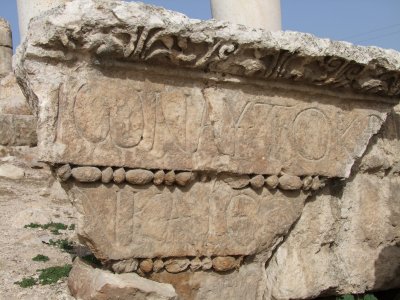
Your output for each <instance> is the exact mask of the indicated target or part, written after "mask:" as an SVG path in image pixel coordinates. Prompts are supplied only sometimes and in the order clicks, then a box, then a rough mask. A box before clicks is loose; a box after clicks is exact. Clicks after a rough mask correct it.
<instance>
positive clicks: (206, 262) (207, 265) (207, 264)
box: [201, 257, 212, 271]
mask: <svg viewBox="0 0 400 300" xmlns="http://www.w3.org/2000/svg"><path fill="white" fill-rule="evenodd" d="M201 267H202V269H203V270H205V271H207V270H210V269H211V268H212V259H211V258H210V257H205V258H203V260H202V261H201Z"/></svg>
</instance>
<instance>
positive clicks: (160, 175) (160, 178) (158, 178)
mask: <svg viewBox="0 0 400 300" xmlns="http://www.w3.org/2000/svg"><path fill="white" fill-rule="evenodd" d="M164 178H165V172H164V171H163V170H160V171H157V172H156V173H155V174H154V178H153V183H154V184H155V185H162V184H163V182H164Z"/></svg>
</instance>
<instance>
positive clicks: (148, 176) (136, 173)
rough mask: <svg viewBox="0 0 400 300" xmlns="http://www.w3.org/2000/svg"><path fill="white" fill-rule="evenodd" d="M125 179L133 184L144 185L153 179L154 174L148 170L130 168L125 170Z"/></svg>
mask: <svg viewBox="0 0 400 300" xmlns="http://www.w3.org/2000/svg"><path fill="white" fill-rule="evenodd" d="M125 177H126V181H127V182H129V183H131V184H134V185H146V184H148V183H150V182H152V181H153V178H154V174H153V172H151V171H149V170H141V169H137V170H130V171H128V172H126V175H125Z"/></svg>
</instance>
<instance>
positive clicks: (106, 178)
mask: <svg viewBox="0 0 400 300" xmlns="http://www.w3.org/2000/svg"><path fill="white" fill-rule="evenodd" d="M113 177H114V171H113V169H112V168H110V167H108V168H105V169H104V170H103V171H101V182H102V183H110V182H111V181H112V180H113Z"/></svg>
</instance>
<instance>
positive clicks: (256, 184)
mask: <svg viewBox="0 0 400 300" xmlns="http://www.w3.org/2000/svg"><path fill="white" fill-rule="evenodd" d="M264 183H265V178H264V176H262V175H256V176H254V177H253V178H251V180H250V185H251V187H252V188H253V189H261V188H262V187H263V186H264Z"/></svg>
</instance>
